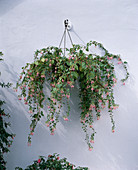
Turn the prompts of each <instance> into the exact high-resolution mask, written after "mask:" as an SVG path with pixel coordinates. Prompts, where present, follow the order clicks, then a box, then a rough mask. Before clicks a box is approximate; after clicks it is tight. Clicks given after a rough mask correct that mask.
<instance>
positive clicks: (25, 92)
mask: <svg viewBox="0 0 138 170" xmlns="http://www.w3.org/2000/svg"><path fill="white" fill-rule="evenodd" d="M93 45H94V46H95V47H98V48H100V49H101V50H102V52H103V53H104V55H103V56H99V55H97V54H92V52H91V51H90V48H91V46H93ZM66 51H67V52H68V53H67V56H68V57H66V56H64V52H63V51H62V49H61V48H57V47H47V48H43V49H41V50H37V51H36V52H35V56H34V62H33V63H31V64H30V63H27V64H26V66H25V67H22V70H23V71H22V73H21V75H20V78H19V80H18V82H17V85H16V88H15V91H17V88H20V89H21V94H20V95H18V97H19V100H21V99H22V98H24V103H25V104H27V105H28V107H29V113H30V114H31V120H32V122H31V124H30V129H31V130H30V134H29V136H28V142H29V143H28V144H30V143H31V135H33V133H34V129H35V127H36V125H37V122H38V121H40V119H41V117H42V116H44V112H43V108H44V105H47V107H48V112H47V113H46V117H47V120H46V125H47V126H48V127H49V129H50V132H51V135H53V134H54V131H55V129H56V124H57V123H58V121H59V115H60V113H61V108H62V106H63V105H64V104H65V101H66V104H67V108H68V109H67V111H65V112H64V115H63V118H64V120H65V121H67V120H68V116H69V112H70V105H69V99H70V93H71V88H74V84H75V81H78V82H79V97H80V101H81V102H80V108H81V110H82V111H81V113H80V122H81V123H82V128H83V130H84V132H85V133H86V141H87V144H88V146H89V150H92V143H94V135H95V133H96V132H95V130H94V127H93V124H94V119H95V116H96V117H97V119H99V118H100V116H101V111H102V109H104V108H105V107H108V112H109V115H110V117H111V122H112V132H114V129H115V122H114V120H113V110H114V109H116V108H117V107H118V105H117V104H116V103H115V100H114V95H113V87H114V85H115V84H116V82H117V78H116V75H115V68H114V63H115V60H116V61H117V62H118V64H121V65H122V68H124V69H125V71H126V76H125V78H124V79H122V80H121V81H122V83H123V84H125V81H126V80H127V78H128V76H129V73H128V71H127V67H126V64H127V62H123V61H122V60H121V58H120V55H113V54H110V53H109V52H108V51H107V50H106V49H105V48H104V47H103V45H102V44H101V43H98V42H96V41H90V42H89V43H87V45H86V46H80V45H73V47H72V48H70V49H66ZM45 81H47V82H48V83H49V84H50V86H51V89H50V90H51V91H50V92H51V95H50V97H47V98H46V97H45V95H44V91H43V87H44V82H45ZM89 131H91V134H90V133H89Z"/></svg>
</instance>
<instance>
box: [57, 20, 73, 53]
mask: <svg viewBox="0 0 138 170" xmlns="http://www.w3.org/2000/svg"><path fill="white" fill-rule="evenodd" d="M64 24H65V30H64V33H63V36H62V38H61V41H60V44H59V48H60V47H61V44H62V41H63V39H64V56H65V53H66V32H67V33H68V36H69V39H70V41H71V44H72V46H73V42H72V39H71V35H70V33H69V31H68V28H67V27H68V19H66V20H65V21H64Z"/></svg>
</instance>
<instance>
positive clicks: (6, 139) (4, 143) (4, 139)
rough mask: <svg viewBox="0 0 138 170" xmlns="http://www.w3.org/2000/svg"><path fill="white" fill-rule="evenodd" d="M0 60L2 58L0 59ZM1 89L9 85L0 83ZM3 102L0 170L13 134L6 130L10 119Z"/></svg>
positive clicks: (3, 167)
mask: <svg viewBox="0 0 138 170" xmlns="http://www.w3.org/2000/svg"><path fill="white" fill-rule="evenodd" d="M2 55H3V54H2V52H0V56H2ZM0 60H2V58H0ZM0 74H1V73H0ZM0 86H1V87H7V88H9V87H10V86H11V84H10V83H7V84H5V83H4V82H0ZM4 103H5V101H2V100H0V169H3V170H4V169H6V161H5V160H4V157H3V156H4V153H7V152H9V151H10V150H9V147H10V146H11V144H12V141H13V138H14V136H15V135H14V134H11V133H9V132H8V131H7V130H6V129H7V127H8V126H10V123H9V122H6V121H5V118H6V117H8V118H9V117H10V115H9V114H7V113H5V111H4V109H2V105H3V104H4Z"/></svg>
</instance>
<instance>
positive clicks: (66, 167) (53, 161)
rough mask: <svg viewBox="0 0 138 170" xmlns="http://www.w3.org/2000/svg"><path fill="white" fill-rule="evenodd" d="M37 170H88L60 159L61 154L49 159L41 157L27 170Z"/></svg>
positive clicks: (49, 156)
mask: <svg viewBox="0 0 138 170" xmlns="http://www.w3.org/2000/svg"><path fill="white" fill-rule="evenodd" d="M15 169H16V170H23V169H22V168H20V167H16V168H15ZM35 169H36V170H37V169H41V170H44V169H47V170H54V169H55V170H70V169H76V170H88V168H86V167H83V168H82V167H76V166H75V165H73V164H71V163H69V162H68V161H67V159H66V158H63V159H60V158H59V154H56V153H55V154H53V155H48V157H47V158H46V157H44V156H40V157H39V159H38V160H35V161H34V163H33V164H32V165H29V166H27V168H25V170H35Z"/></svg>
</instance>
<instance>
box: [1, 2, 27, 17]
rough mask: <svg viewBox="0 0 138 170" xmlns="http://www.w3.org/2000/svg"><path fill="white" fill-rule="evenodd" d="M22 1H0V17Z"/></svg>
mask: <svg viewBox="0 0 138 170" xmlns="http://www.w3.org/2000/svg"><path fill="white" fill-rule="evenodd" d="M23 1H24V0H0V16H1V15H4V14H6V13H7V12H8V11H10V10H12V9H13V8H15V7H16V6H17V5H19V4H20V3H22V2H23Z"/></svg>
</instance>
